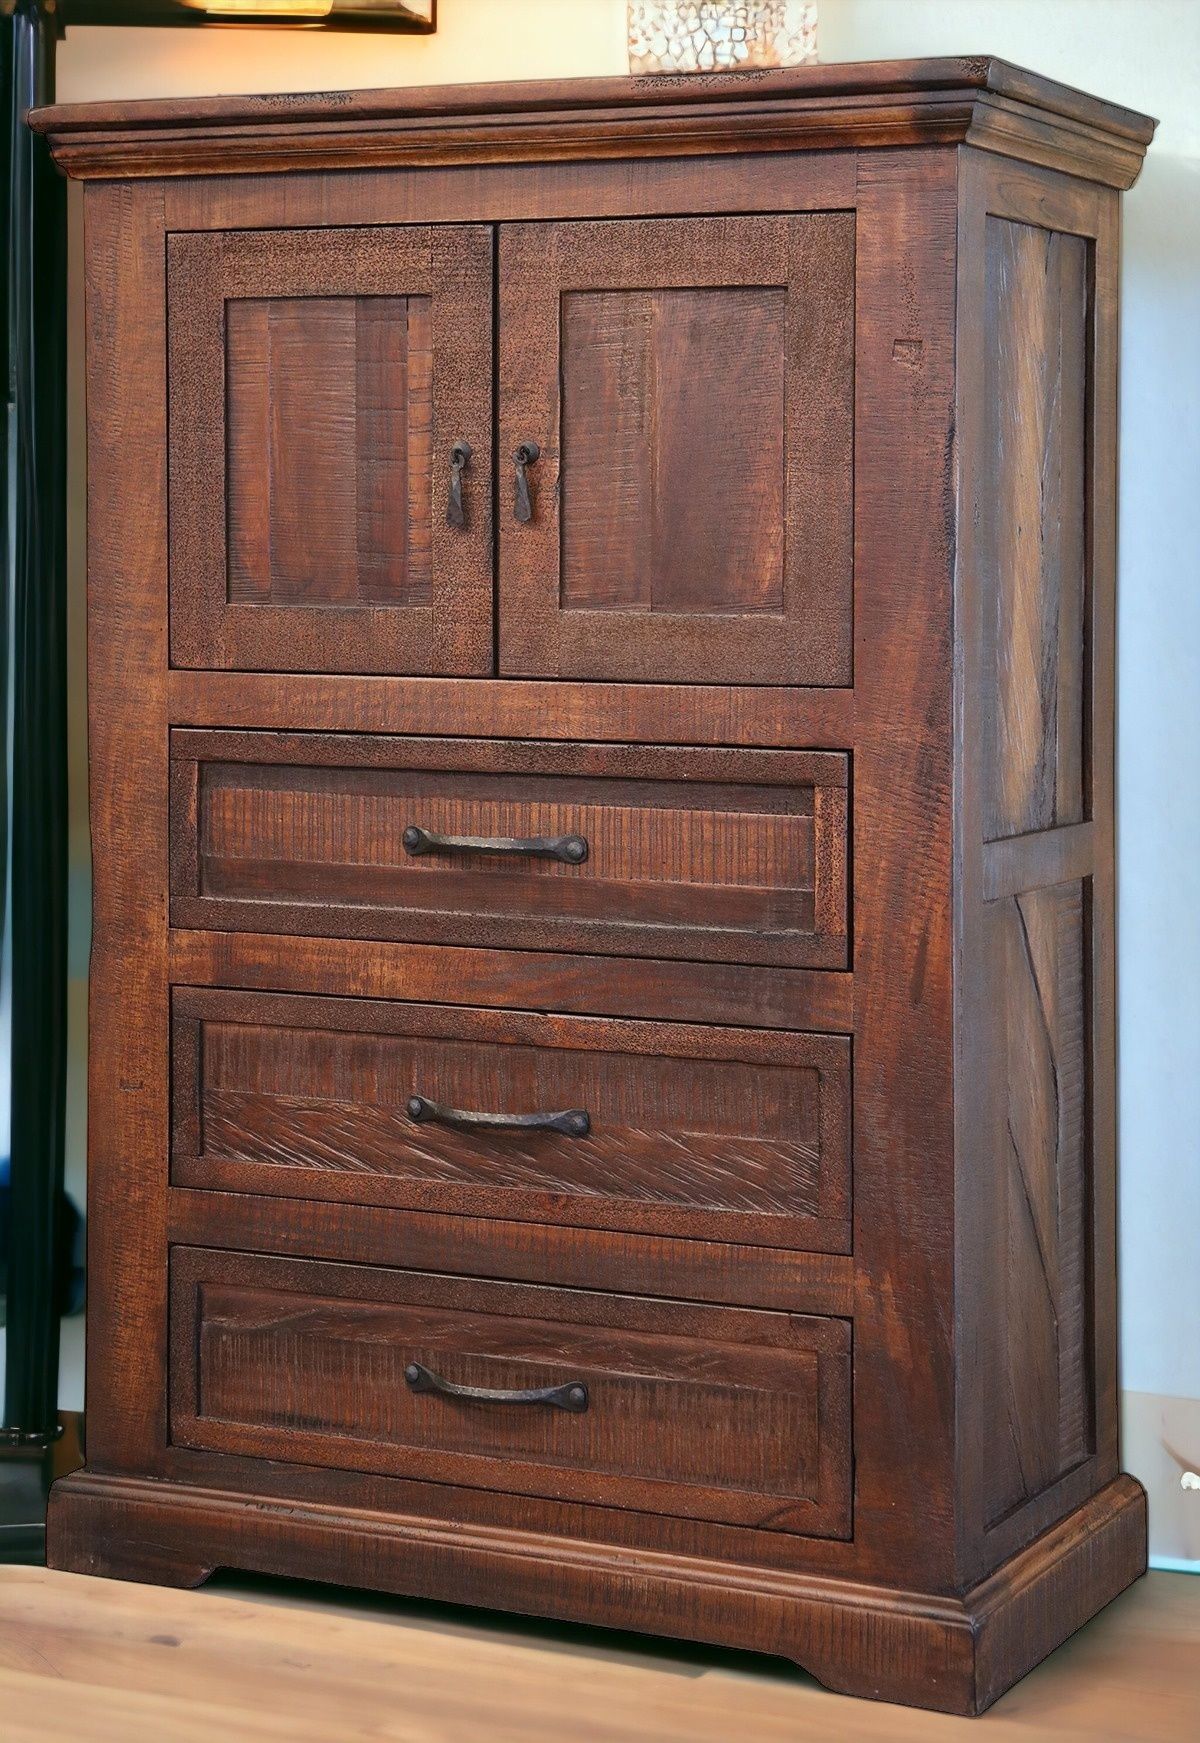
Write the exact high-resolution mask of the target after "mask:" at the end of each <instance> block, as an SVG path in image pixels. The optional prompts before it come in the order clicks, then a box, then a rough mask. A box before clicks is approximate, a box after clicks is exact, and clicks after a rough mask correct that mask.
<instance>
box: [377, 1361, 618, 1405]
mask: <svg viewBox="0 0 1200 1743" xmlns="http://www.w3.org/2000/svg"><path fill="white" fill-rule="evenodd" d="M404 1378H405V1380H406V1381H407V1382H408V1385H409V1386H410V1387H411V1388H412V1390H413V1391H414V1392H440V1393H441V1395H442V1397H443V1398H463V1399H465V1400H466V1402H467V1403H468V1404H548V1405H549V1406H550V1408H551V1409H552V1410H571V1411H574V1412H575V1413H576V1415H578V1414H579V1413H580V1412H582V1411H584V1410H586V1409H587V1407H588V1389H587V1387H586V1386H585V1385H584V1383H583V1381H582V1380H568V1381H567V1382H566V1384H565V1385H563V1386H527V1387H526V1386H518V1387H516V1388H514V1389H513V1390H511V1391H510V1390H509V1389H508V1388H506V1387H503V1386H460V1385H459V1384H458V1383H457V1382H456V1381H454V1380H443V1378H442V1376H441V1375H440V1374H435V1373H434V1372H433V1370H432V1369H431V1368H426V1367H424V1366H422V1364H421V1363H420V1362H410V1363H409V1364H408V1366H407V1368H405V1370H404Z"/></svg>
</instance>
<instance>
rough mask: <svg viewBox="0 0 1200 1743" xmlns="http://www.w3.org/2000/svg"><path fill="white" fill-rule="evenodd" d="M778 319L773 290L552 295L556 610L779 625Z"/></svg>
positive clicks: (779, 301) (782, 326)
mask: <svg viewBox="0 0 1200 1743" xmlns="http://www.w3.org/2000/svg"><path fill="white" fill-rule="evenodd" d="M819 221H820V220H817V222H819ZM678 264H679V263H677V265H678ZM786 324H787V297H786V292H785V290H784V289H783V287H782V286H779V287H777V288H771V287H763V288H758V287H741V288H721V287H713V288H710V289H706V290H699V289H692V290H629V291H624V290H600V291H576V290H572V291H567V292H566V293H565V294H564V296H563V298H562V309H561V341H560V343H561V363H560V369H561V377H562V406H561V427H562V459H561V462H560V465H559V481H558V493H559V499H560V507H559V516H560V522H561V536H562V575H561V583H560V590H561V602H562V606H563V608H564V609H565V610H568V611H575V610H578V611H588V610H593V611H595V610H609V611H619V610H635V611H653V612H679V613H684V614H688V613H697V614H700V615H705V614H710V613H714V612H717V613H722V614H727V615H735V614H736V615H741V614H743V613H747V612H756V611H763V612H770V613H771V614H772V615H774V616H777V617H778V616H781V615H782V613H783V607H784V588H783V579H784V577H783V555H784V552H783V530H784V429H785V423H784V411H785V404H786V395H785V360H786V357H787V339H786ZM713 371H719V372H720V374H721V377H722V385H723V392H722V395H721V397H720V398H719V399H718V398H716V397H714V396H713V394H712V392H711V388H710V381H711V377H712V372H713Z"/></svg>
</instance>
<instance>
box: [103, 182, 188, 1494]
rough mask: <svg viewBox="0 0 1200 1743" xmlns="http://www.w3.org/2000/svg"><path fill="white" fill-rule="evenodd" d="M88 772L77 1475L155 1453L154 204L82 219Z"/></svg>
mask: <svg viewBox="0 0 1200 1743" xmlns="http://www.w3.org/2000/svg"><path fill="white" fill-rule="evenodd" d="M85 225H86V241H87V280H86V295H87V356H88V370H87V420H88V599H87V611H88V756H89V791H90V803H91V823H92V869H93V899H92V919H93V935H92V960H91V980H90V992H89V1030H90V1036H89V1075H88V1097H89V1101H88V1355H87V1429H88V1433H87V1442H88V1446H87V1451H88V1464H89V1466H90V1467H91V1468H93V1469H96V1468H99V1469H101V1470H125V1471H140V1472H149V1473H152V1472H153V1471H154V1470H155V1469H156V1468H158V1465H159V1463H160V1461H161V1455H162V1449H163V1448H164V1446H165V1444H166V1401H165V1366H166V1347H165V1346H166V1330H167V1301H166V1259H167V1232H166V1192H167V1035H168V1027H167V972H166V920H167V902H166V895H167V709H166V680H167V550H166V542H167V529H166V477H165V465H166V440H165V430H164V422H165V412H166V374H165V371H166V361H165V360H166V332H165V318H164V316H165V286H164V277H163V274H164V244H163V220H162V196H161V191H160V189H159V188H158V186H157V185H156V184H154V183H140V184H136V185H133V186H128V185H122V184H119V183H97V184H95V185H93V186H89V188H88V189H87V194H86V203H85Z"/></svg>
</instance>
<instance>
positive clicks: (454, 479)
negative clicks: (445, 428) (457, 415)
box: [446, 437, 471, 527]
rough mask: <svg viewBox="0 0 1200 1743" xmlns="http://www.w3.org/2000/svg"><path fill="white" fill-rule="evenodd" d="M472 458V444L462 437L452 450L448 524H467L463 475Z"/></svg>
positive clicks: (447, 508)
mask: <svg viewBox="0 0 1200 1743" xmlns="http://www.w3.org/2000/svg"><path fill="white" fill-rule="evenodd" d="M470 458H471V444H470V442H467V441H464V440H463V439H462V438H461V437H460V438H459V440H458V441H457V442H455V444H454V446H453V448H451V450H450V496H449V498H448V500H447V502H446V525H447V526H451V527H462V526H466V524H467V517H466V515H465V514H464V513H463V499H462V475H463V472H464V470H465V469H466V464H467V461H468V460H469V459H470Z"/></svg>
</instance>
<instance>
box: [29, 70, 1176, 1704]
mask: <svg viewBox="0 0 1200 1743" xmlns="http://www.w3.org/2000/svg"><path fill="white" fill-rule="evenodd" d="M34 124H35V125H36V126H38V127H39V128H41V129H42V130H43V131H46V132H48V133H49V134H50V135H51V138H52V142H53V144H54V148H55V150H56V152H57V153H58V155H59V158H60V161H62V162H63V163H64V165H66V166H67V167H68V168H70V169H71V170H72V171H73V172H75V173H78V174H81V175H83V176H85V177H95V178H96V181H95V183H94V185H92V186H90V187H89V188H88V189H87V190H86V203H85V209H86V216H87V247H88V297H89V316H88V320H89V325H88V335H89V338H88V343H89V362H88V408H89V427H90V433H91V437H92V446H91V459H90V473H89V483H90V495H91V504H90V510H89V540H90V556H89V630H90V635H91V655H90V674H89V677H90V711H91V756H92V816H93V831H94V841H95V867H96V907H95V919H96V927H95V951H94V970H93V1005H92V1030H91V1052H92V1059H91V1075H90V1094H91V1101H90V1110H91V1112H90V1117H91V1146H90V1171H91V1216H90V1231H91V1250H90V1257H91V1277H90V1286H89V1294H90V1303H91V1306H90V1312H91V1338H90V1343H89V1421H88V1460H89V1464H88V1469H87V1470H86V1472H84V1473H83V1474H81V1475H77V1476H75V1477H72V1478H68V1479H66V1480H65V1481H64V1482H63V1483H61V1484H60V1485H59V1486H58V1487H57V1488H56V1490H55V1492H54V1496H53V1499H52V1506H51V1514H50V1525H49V1545H50V1550H49V1553H50V1558H51V1560H52V1562H54V1563H55V1564H56V1565H59V1566H64V1567H71V1568H81V1569H88V1570H90V1571H95V1572H102V1573H108V1574H116V1575H123V1576H127V1577H129V1576H132V1577H142V1578H152V1579H155V1580H159V1581H162V1582H164V1583H171V1582H176V1583H194V1582H195V1581H197V1580H199V1579H202V1578H203V1577H204V1576H205V1575H206V1573H207V1572H208V1571H209V1570H211V1569H212V1568H213V1567H215V1566H217V1565H220V1564H221V1563H226V1564H231V1565H236V1566H241V1567H246V1568H250V1569H260V1570H262V1571H266V1572H272V1573H292V1574H297V1573H298V1574H307V1575H308V1576H310V1577H317V1578H325V1579H331V1580H337V1581H347V1580H358V1581H361V1582H362V1583H364V1584H367V1585H373V1586H376V1587H378V1588H380V1589H383V1590H396V1591H402V1592H409V1593H416V1594H423V1595H430V1596H438V1597H442V1598H446V1599H449V1600H451V1601H456V1602H466V1603H472V1602H476V1603H487V1604H490V1605H495V1604H497V1603H500V1604H504V1605H508V1606H511V1607H513V1608H516V1609H527V1610H532V1611H546V1612H549V1613H553V1614H556V1615H560V1616H565V1617H571V1618H575V1619H577V1620H584V1621H599V1622H604V1623H607V1624H609V1625H615V1626H618V1627H626V1628H630V1627H632V1628H646V1629H658V1630H662V1631H665V1632H671V1633H678V1634H682V1635H691V1636H696V1637H700V1638H704V1639H709V1640H714V1641H717V1642H724V1643H727V1644H731V1645H736V1646H754V1647H758V1648H760V1649H765V1650H768V1651H776V1652H781V1653H784V1654H787V1655H789V1656H791V1657H793V1658H795V1659H796V1660H798V1661H799V1662H801V1663H803V1664H804V1665H805V1666H806V1667H807V1668H808V1669H810V1670H812V1671H813V1672H814V1673H815V1674H816V1675H817V1676H819V1677H820V1678H821V1679H822V1680H824V1681H826V1682H827V1683H828V1684H829V1685H830V1686H831V1687H835V1688H841V1689H847V1690H852V1691H854V1692H857V1693H865V1694H869V1695H871V1696H873V1697H876V1698H884V1699H890V1700H903V1701H907V1702H911V1703H914V1704H918V1705H926V1706H931V1707H940V1708H946V1709H948V1710H952V1711H958V1712H975V1711H979V1710H981V1709H982V1708H983V1707H985V1706H987V1705H988V1704H989V1703H990V1702H991V1701H992V1700H994V1699H995V1698H996V1696H997V1695H998V1694H1000V1693H1002V1692H1003V1690H1004V1689H1005V1688H1007V1687H1008V1686H1010V1685H1011V1683H1012V1682H1013V1681H1014V1680H1015V1679H1016V1678H1017V1677H1019V1676H1020V1675H1022V1674H1023V1672H1024V1671H1025V1670H1026V1669H1028V1668H1029V1667H1030V1666H1031V1665H1032V1664H1034V1663H1036V1662H1037V1660H1038V1659H1039V1658H1040V1657H1041V1656H1043V1655H1044V1654H1045V1653H1046V1652H1048V1651H1050V1650H1051V1649H1052V1648H1053V1647H1054V1646H1055V1645H1056V1644H1057V1643H1058V1641H1060V1640H1061V1639H1063V1638H1064V1637H1065V1635H1066V1634H1067V1633H1069V1632H1070V1631H1071V1630H1072V1629H1073V1628H1075V1627H1077V1626H1078V1625H1079V1624H1080V1623H1081V1622H1082V1621H1084V1620H1085V1619H1086V1618H1087V1617H1088V1616H1090V1615H1092V1614H1094V1612H1095V1611H1096V1610H1097V1609H1098V1608H1099V1607H1100V1606H1101V1605H1103V1604H1104V1603H1106V1602H1107V1601H1108V1599H1109V1598H1110V1597H1111V1596H1113V1595H1114V1593H1116V1592H1117V1591H1119V1590H1120V1589H1121V1588H1122V1587H1123V1586H1124V1585H1126V1584H1128V1583H1129V1582H1130V1581H1131V1580H1133V1579H1135V1578H1136V1577H1137V1576H1138V1574H1139V1573H1140V1572H1141V1571H1142V1568H1143V1567H1144V1562H1145V1512H1144V1497H1143V1496H1142V1495H1141V1492H1140V1490H1139V1489H1138V1488H1137V1486H1136V1484H1134V1483H1132V1482H1131V1481H1130V1480H1129V1479H1127V1478H1122V1477H1120V1476H1119V1475H1118V1470H1119V1465H1118V1455H1117V1442H1116V1434H1117V1403H1116V1329H1115V1328H1116V1318H1115V1250H1114V1206H1115V1182H1114V1163H1115V1156H1114V1147H1115V1121H1114V1107H1113V1099H1114V1075H1115V1072H1114V1040H1115V1037H1114V1022H1115V1004H1114V978H1115V972H1114V962H1115V949H1114V920H1113V624H1114V586H1115V572H1114V552H1115V525H1114V519H1113V516H1114V504H1115V499H1116V482H1115V467H1116V457H1115V456H1116V440H1115V386H1116V332H1117V262H1118V211H1117V194H1116V191H1115V190H1116V189H1117V188H1119V187H1121V186H1126V185H1128V184H1129V182H1130V181H1131V180H1132V179H1133V177H1134V175H1135V174H1136V170H1137V165H1138V163H1139V162H1140V159H1141V156H1142V153H1143V151H1144V149H1145V145H1146V143H1147V142H1148V140H1149V137H1150V133H1151V132H1152V130H1153V127H1152V123H1150V122H1148V121H1147V120H1146V119H1145V118H1144V117H1140V116H1135V115H1132V114H1130V113H1129V112H1128V111H1124V110H1121V109H1118V108H1116V107H1115V106H1113V105H1111V104H1103V103H1100V102H1098V101H1097V100H1096V99H1093V98H1089V97H1085V96H1083V95H1082V94H1080V93H1078V92H1072V91H1069V90H1066V89H1065V88H1063V87H1061V86H1056V85H1054V84H1052V83H1050V82H1049V81H1046V80H1042V79H1040V78H1037V77H1036V76H1035V75H1032V74H1026V73H1023V72H1020V71H1019V70H1017V69H1013V68H1008V67H1005V66H1004V65H1003V64H1002V63H998V62H994V61H990V60H988V59H986V58H982V59H978V60H960V61H953V62H923V63H913V64H911V65H904V66H898V65H888V66H876V67H865V68H811V69H799V70H797V71H794V72H787V73H778V74H775V73H772V74H768V75H765V76H764V77H761V78H755V77H749V76H747V77H744V78H736V77H725V76H720V77H716V78H711V79H705V78H696V79H693V80H685V81H674V80H668V81H659V80H630V81H617V82H613V81H596V82H590V83H589V82H585V83H583V84H579V85H565V86H547V87H505V88H500V89H489V88H483V89H480V90H474V91H466V92H463V91H458V92H455V91H448V92H419V91H418V92H406V93H403V94H402V95H400V94H387V93H382V94H381V93H375V94H369V93H361V94H351V95H349V96H348V97H347V98H346V99H345V101H344V102H336V103H335V102H334V101H332V100H331V99H321V98H303V99H299V100H289V102H288V104H287V106H286V107H281V106H280V105H279V104H278V103H275V102H272V101H271V100H269V99H266V100H252V99H213V100H211V101H208V102H204V103H200V104H195V105H187V106H183V105H157V104H153V105H146V106H142V107H137V106H116V107H114V108H104V109H92V110H90V111H82V112H78V113H76V112H72V111H64V110H55V111H49V112H44V113H43V114H41V115H39V116H35V117H34ZM1064 172H1065V173H1064ZM143 177H148V178H150V179H147V180H142V179H141V178H143ZM456 262H457V263H458V264H459V265H460V266H461V267H462V271H461V272H459V273H458V275H457V277H455V273H454V272H453V271H451V266H452V265H453V264H454V263H456ZM230 298H232V300H231V301H229V300H228V299H230ZM218 305H220V306H221V308H222V309H225V310H226V312H225V313H223V314H220V315H218ZM426 329H428V330H426ZM301 345H303V347H304V348H305V350H306V353H307V354H309V355H310V356H311V368H310V369H309V370H308V371H307V377H306V379H305V380H304V381H303V382H301V380H300V376H299V374H298V370H297V365H296V355H297V351H298V349H299V348H300V347H301ZM427 356H428V357H431V358H432V374H431V375H430V376H429V377H428V380H426V379H424V377H423V374H422V371H423V368H424V365H423V363H422V361H421V360H422V359H423V358H425V357H427ZM351 365H353V367H351ZM298 388H302V389H303V391H300V392H298V391H297V389H298ZM185 412H186V414H187V415H186V416H184V415H182V414H183V413H185ZM468 420H470V421H468ZM460 436H461V437H465V438H466V439H467V440H468V441H470V443H471V445H472V448H473V450H474V452H473V455H472V458H471V464H470V466H469V468H468V469H467V472H466V473H465V474H464V483H465V486H466V490H465V510H466V512H465V526H463V527H459V528H454V527H452V526H450V525H449V524H448V523H447V522H446V519H445V499H444V496H443V494H442V493H443V491H444V490H448V487H449V482H450V479H449V448H450V444H451V443H452V442H453V441H454V440H455V439H457V438H458V437H460ZM531 441H532V442H537V443H539V444H540V447H541V453H540V456H539V458H538V460H537V461H536V463H534V464H533V465H532V466H530V468H529V477H530V482H531V484H532V503H531V509H532V514H531V518H530V519H528V520H526V521H520V522H519V521H517V520H516V519H515V518H514V515H513V510H514V506H515V496H514V472H513V465H512V459H511V455H512V450H513V448H514V447H515V446H516V445H517V444H518V443H521V442H531ZM168 470H170V478H169V479H168ZM169 489H170V492H171V500H170V502H168V490H169ZM168 508H170V509H171V511H172V512H171V515H170V521H169V525H170V536H171V540H172V545H171V549H170V550H168ZM497 516H498V517H499V519H498V520H497V519H496V517H497ZM168 632H169V633H168ZM410 826H411V827H415V828H417V829H419V830H425V831H431V832H433V833H435V834H439V835H447V834H449V835H454V836H466V837H471V838H475V839H478V838H484V839H485V840H489V839H490V840H493V841H494V839H495V838H498V837H503V838H509V839H512V838H517V839H522V840H526V841H527V840H528V839H530V838H533V837H558V836H563V835H581V836H586V838H587V845H588V851H587V855H586V858H584V857H578V856H577V858H576V860H575V861H574V862H573V863H564V862H561V861H559V860H556V859H553V858H549V859H548V858H544V857H538V856H536V855H534V856H531V855H530V854H529V853H528V851H527V850H526V851H523V852H522V853H520V854H518V855H516V856H515V857H514V856H512V855H502V854H498V853H497V852H496V851H495V850H494V847H493V848H488V847H482V848H481V847H478V846H467V847H465V848H462V847H459V848H454V849H451V850H445V849H440V850H437V851H434V852H431V853H428V854H422V853H417V854H413V853H412V852H411V851H409V850H408V849H406V848H405V846H404V841H403V836H404V831H405V830H406V829H407V828H409V827H410ZM417 840H418V844H420V843H421V842H422V841H423V838H421V837H418V838H417ZM411 845H412V844H411V842H410V847H411ZM414 1095H416V1096H423V1097H426V1098H427V1099H428V1100H430V1101H435V1102H438V1103H440V1104H442V1105H449V1106H453V1107H460V1108H463V1109H465V1110H466V1111H467V1112H468V1113H474V1114H476V1115H479V1114H500V1115H527V1114H531V1113H562V1112H566V1111H568V1110H570V1109H585V1110H586V1111H587V1113H588V1116H589V1129H588V1131H587V1132H586V1133H585V1132H584V1131H583V1130H582V1128H581V1126H580V1125H579V1122H578V1121H576V1129H575V1130H574V1131H573V1132H572V1131H565V1130H558V1131H553V1130H552V1131H546V1130H536V1131H535V1130H529V1129H527V1128H526V1129H520V1130H514V1129H512V1128H511V1127H510V1128H509V1129H507V1130H497V1129H495V1128H492V1127H481V1126H480V1125H479V1124H478V1122H476V1123H475V1124H474V1125H469V1126H468V1127H467V1128H466V1129H463V1128H462V1127H459V1126H446V1125H444V1124H440V1123H438V1122H437V1121H436V1120H435V1121H432V1122H431V1121H429V1120H428V1119H424V1118H421V1119H414V1117H413V1116H412V1114H411V1113H410V1111H409V1108H408V1102H409V1100H410V1098H411V1097H412V1096H414ZM426 1111H427V1110H426V1109H424V1108H419V1109H418V1112H419V1113H421V1112H426ZM169 1278H170V1279H171V1280H172V1288H173V1292H174V1293H173V1296H172V1297H171V1298H170V1299H169V1291H168V1282H169ZM168 1330H169V1331H170V1338H168ZM413 1361H416V1362H418V1363H419V1364H421V1365H422V1366H423V1367H426V1368H428V1369H430V1370H432V1371H434V1372H436V1373H440V1374H441V1375H442V1377H443V1378H444V1379H446V1380H449V1381H451V1382H452V1383H455V1384H467V1385H474V1386H482V1387H484V1388H490V1389H491V1390H493V1391H494V1390H497V1389H500V1390H508V1391H511V1390H513V1389H514V1388H515V1389H529V1388H531V1387H533V1388H536V1387H537V1386H538V1385H550V1386H557V1385H559V1384H562V1383H566V1382H569V1381H570V1380H571V1379H572V1378H574V1379H576V1381H577V1382H578V1383H580V1384H585V1385H587V1386H588V1387H589V1388H590V1389H591V1393H592V1395H591V1397H590V1399H589V1408H588V1410H587V1411H586V1412H579V1411H576V1412H575V1413H571V1412H569V1411H565V1412H563V1411H556V1410H554V1409H553V1407H552V1406H546V1405H545V1404H541V1405H537V1404H531V1405H527V1404H512V1403H506V1402H500V1401H496V1400H490V1401H488V1400H483V1401H478V1400H477V1401H475V1402H467V1401H464V1400H461V1399H458V1400H454V1399H451V1398H447V1397H446V1396H444V1395H442V1394H440V1393H438V1392H436V1391H435V1392H426V1391H419V1392H414V1391H413V1390H411V1388H410V1386H409V1383H408V1381H407V1380H406V1378H405V1370H406V1368H407V1367H408V1366H409V1365H410V1363H411V1362H413Z"/></svg>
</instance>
